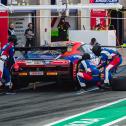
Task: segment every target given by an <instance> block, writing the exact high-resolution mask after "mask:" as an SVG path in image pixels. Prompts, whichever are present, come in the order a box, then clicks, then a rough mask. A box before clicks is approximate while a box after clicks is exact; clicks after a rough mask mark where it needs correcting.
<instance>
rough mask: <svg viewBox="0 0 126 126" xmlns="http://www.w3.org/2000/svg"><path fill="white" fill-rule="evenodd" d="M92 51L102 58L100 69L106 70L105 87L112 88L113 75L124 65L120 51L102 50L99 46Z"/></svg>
mask: <svg viewBox="0 0 126 126" xmlns="http://www.w3.org/2000/svg"><path fill="white" fill-rule="evenodd" d="M92 51H93V53H94V54H95V55H96V56H98V57H100V63H99V65H98V68H102V67H103V68H104V75H105V77H104V87H105V88H109V87H110V86H111V85H110V80H111V73H112V72H113V71H115V70H116V69H117V67H118V66H119V65H120V64H121V63H122V56H121V55H120V54H119V52H118V51H115V50H112V49H107V48H101V46H99V45H96V46H94V47H93V49H92Z"/></svg>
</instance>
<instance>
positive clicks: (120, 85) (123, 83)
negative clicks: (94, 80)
mask: <svg viewBox="0 0 126 126" xmlns="http://www.w3.org/2000/svg"><path fill="white" fill-rule="evenodd" d="M112 89H113V90H116V91H126V77H125V76H118V77H115V78H113V80H112Z"/></svg>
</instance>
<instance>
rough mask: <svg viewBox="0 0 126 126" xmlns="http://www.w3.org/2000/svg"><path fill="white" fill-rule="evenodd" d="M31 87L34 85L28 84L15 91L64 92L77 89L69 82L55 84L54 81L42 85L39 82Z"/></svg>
mask: <svg viewBox="0 0 126 126" xmlns="http://www.w3.org/2000/svg"><path fill="white" fill-rule="evenodd" d="M33 87H34V86H33V85H30V86H29V87H27V88H22V89H18V90H16V92H55V93H59V92H64V93H65V92H73V91H76V90H77V89H76V88H75V87H73V86H72V85H71V84H63V85H59V84H56V83H55V82H54V83H51V84H48V85H44V86H43V85H42V84H40V83H39V84H36V89H34V88H33Z"/></svg>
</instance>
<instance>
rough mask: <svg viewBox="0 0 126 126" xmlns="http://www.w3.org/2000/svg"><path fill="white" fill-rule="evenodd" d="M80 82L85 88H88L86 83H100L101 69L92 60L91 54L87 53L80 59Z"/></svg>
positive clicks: (78, 75)
mask: <svg viewBox="0 0 126 126" xmlns="http://www.w3.org/2000/svg"><path fill="white" fill-rule="evenodd" d="M77 79H78V82H79V84H80V86H81V88H82V89H83V90H86V85H87V84H88V83H89V82H90V83H95V84H96V85H97V84H99V83H100V81H101V79H100V71H99V69H97V67H96V66H95V65H94V64H93V63H92V62H91V60H90V55H89V54H88V53H85V54H84V55H83V56H82V59H81V60H80V67H79V70H78V73H77Z"/></svg>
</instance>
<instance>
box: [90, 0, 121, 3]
mask: <svg viewBox="0 0 126 126" xmlns="http://www.w3.org/2000/svg"><path fill="white" fill-rule="evenodd" d="M118 2H119V0H90V3H118Z"/></svg>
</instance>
